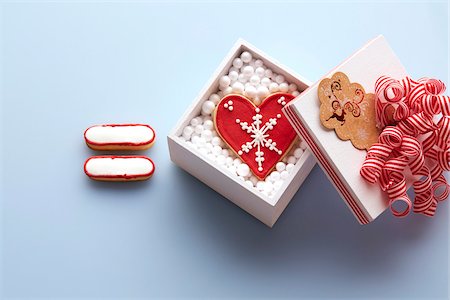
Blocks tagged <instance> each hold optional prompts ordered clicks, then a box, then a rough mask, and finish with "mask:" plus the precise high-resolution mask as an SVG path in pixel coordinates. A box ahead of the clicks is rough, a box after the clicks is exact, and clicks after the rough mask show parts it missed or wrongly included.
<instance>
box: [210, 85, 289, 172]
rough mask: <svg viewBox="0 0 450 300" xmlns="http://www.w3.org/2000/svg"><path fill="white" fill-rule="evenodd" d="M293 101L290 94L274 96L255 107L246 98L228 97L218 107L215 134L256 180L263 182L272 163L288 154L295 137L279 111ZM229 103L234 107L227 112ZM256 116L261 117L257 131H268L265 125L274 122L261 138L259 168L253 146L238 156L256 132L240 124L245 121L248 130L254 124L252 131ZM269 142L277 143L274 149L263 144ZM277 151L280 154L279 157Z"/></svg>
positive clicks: (255, 149) (272, 166) (255, 126)
mask: <svg viewBox="0 0 450 300" xmlns="http://www.w3.org/2000/svg"><path fill="white" fill-rule="evenodd" d="M281 97H284V100H283V101H284V103H279V99H280V98H281ZM294 98H295V97H294V96H292V95H291V94H286V93H276V94H272V95H270V96H268V97H267V98H266V99H264V100H263V101H262V103H261V104H260V105H259V106H255V105H254V104H253V103H252V102H251V101H250V100H249V99H247V98H245V97H243V96H241V95H228V96H225V97H224V98H223V99H222V100H221V101H220V102H219V104H218V105H217V109H216V113H215V120H214V121H215V126H216V130H217V132H218V133H219V135H220V136H221V137H222V139H223V140H224V141H225V142H226V143H227V144H228V145H229V146H230V147H231V149H233V151H234V152H235V153H236V154H237V155H238V156H239V157H240V158H241V159H242V160H243V161H244V162H245V163H246V164H247V165H248V166H249V167H250V170H252V172H253V174H255V176H256V177H258V178H259V179H264V178H265V177H266V176H267V175H268V174H269V172H270V171H271V170H272V169H273V168H274V166H275V164H276V163H277V162H279V161H280V160H281V159H282V158H283V156H284V155H286V154H287V152H288V151H289V149H290V148H291V146H292V144H293V142H294V141H295V138H296V137H297V134H296V132H295V130H294V129H293V128H292V126H291V124H290V123H289V121H288V120H287V118H286V117H285V116H284V114H283V113H282V112H281V109H282V108H283V107H284V106H285V105H286V104H287V103H289V102H290V101H291V100H292V99H294ZM229 101H232V102H233V104H232V105H231V106H232V107H233V109H232V111H230V110H229V107H230V104H229ZM283 101H280V102H283ZM227 106H228V107H227ZM257 108H259V110H260V111H259V113H257V112H256V110H257ZM256 114H260V115H261V116H262V118H261V121H262V123H261V124H260V125H259V128H263V127H264V126H266V128H267V122H270V119H275V120H276V124H273V129H271V130H270V129H269V130H267V131H265V133H264V134H265V135H268V136H266V137H265V138H264V141H263V144H264V146H260V150H261V151H262V152H263V153H264V155H263V158H264V161H262V165H258V162H257V161H256V160H255V158H256V157H257V151H258V149H257V148H258V147H257V144H256V143H254V146H252V148H251V149H249V151H248V153H246V152H245V151H243V152H242V154H240V152H239V151H242V145H245V144H246V143H247V142H252V140H254V137H251V135H252V134H254V133H255V130H252V132H250V133H247V131H246V130H243V129H242V125H241V122H247V123H248V126H249V127H250V126H252V123H253V127H252V128H257V126H258V125H257V124H254V122H255V120H254V119H253V118H254V116H255V115H256ZM236 119H239V120H240V123H237V122H236ZM269 127H270V125H269ZM269 139H271V140H272V141H273V142H276V145H274V146H275V148H274V149H273V150H271V149H269V148H268V146H267V143H266V142H267V140H269ZM278 151H281V154H280V153H278ZM261 168H262V169H261Z"/></svg>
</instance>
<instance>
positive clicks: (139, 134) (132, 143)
mask: <svg viewBox="0 0 450 300" xmlns="http://www.w3.org/2000/svg"><path fill="white" fill-rule="evenodd" d="M84 139H85V141H86V144H87V145H88V147H89V148H91V149H94V150H145V149H148V148H150V147H151V146H152V145H153V142H154V141H155V131H154V130H153V128H151V127H150V126H149V125H145V124H105V125H95V126H92V127H89V128H88V129H86V131H85V132H84Z"/></svg>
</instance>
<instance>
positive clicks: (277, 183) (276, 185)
mask: <svg viewBox="0 0 450 300" xmlns="http://www.w3.org/2000/svg"><path fill="white" fill-rule="evenodd" d="M283 183H284V181H283V180H281V179H280V180H277V181H275V182H274V183H273V189H274V190H279V189H280V188H281V186H282V185H283Z"/></svg>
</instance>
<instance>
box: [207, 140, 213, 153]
mask: <svg viewBox="0 0 450 300" xmlns="http://www.w3.org/2000/svg"><path fill="white" fill-rule="evenodd" d="M205 148H206V149H208V152H212V151H213V148H214V146H213V144H211V142H209V141H206V144H205Z"/></svg>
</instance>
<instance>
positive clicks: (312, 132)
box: [283, 36, 407, 224]
mask: <svg viewBox="0 0 450 300" xmlns="http://www.w3.org/2000/svg"><path fill="white" fill-rule="evenodd" d="M338 71H340V72H343V73H345V74H346V75H347V76H348V77H349V79H350V81H351V82H358V83H359V84H361V85H362V86H363V87H364V89H365V91H366V93H374V90H375V82H376V80H377V79H378V78H379V77H380V76H382V75H387V76H390V77H393V78H404V77H405V76H407V73H406V71H405V69H404V67H403V65H402V64H401V62H400V60H399V59H398V58H397V56H396V55H395V53H394V52H393V51H392V49H391V48H390V46H389V44H388V43H387V41H386V39H385V38H384V37H383V36H378V37H377V38H375V39H373V40H371V41H370V42H369V43H367V44H366V45H365V46H364V47H362V48H361V49H360V50H358V51H357V52H356V53H354V54H353V55H352V56H350V57H349V58H348V59H347V60H345V61H344V62H343V63H341V64H340V65H339V66H337V67H336V68H334V69H333V70H331V71H330V72H329V73H328V74H326V75H325V76H324V77H322V78H321V79H320V80H318V81H317V82H316V83H314V84H313V85H311V86H310V87H309V88H308V89H307V90H306V91H304V92H303V93H302V94H301V95H300V96H298V97H297V98H296V99H295V100H294V101H293V102H291V103H290V104H289V105H287V106H286V107H285V108H284V109H283V110H284V113H285V114H286V115H287V117H288V118H289V119H290V121H291V124H293V126H294V128H295V129H296V130H297V133H298V134H299V135H300V136H302V137H304V140H305V142H306V143H307V144H308V146H309V147H310V149H311V151H312V152H313V153H314V155H315V156H316V157H317V160H318V162H319V165H320V166H321V167H322V169H323V170H324V172H325V173H326V174H327V176H328V178H329V179H330V181H331V182H332V183H333V184H334V186H335V187H336V189H337V190H338V191H339V193H340V194H341V197H342V198H343V199H344V200H345V201H346V203H347V205H348V207H349V208H350V209H351V210H352V212H353V213H354V215H355V217H356V218H357V219H358V221H359V222H360V223H361V224H366V223H369V222H371V221H373V220H374V219H375V218H376V217H377V216H378V215H380V214H381V213H382V212H383V211H385V210H386V208H387V207H388V202H389V201H388V198H387V196H386V194H385V193H384V192H383V191H382V190H381V188H380V187H379V185H378V184H369V183H367V182H366V181H365V180H364V179H363V178H362V177H361V175H360V172H359V171H360V168H361V166H362V164H363V162H364V159H365V157H366V153H367V152H366V151H365V150H358V149H356V148H355V147H353V145H352V144H351V142H350V141H342V140H341V139H339V137H338V136H337V135H336V133H335V132H334V130H329V129H326V128H324V127H323V126H322V124H321V121H320V119H319V115H320V112H319V106H320V101H319V97H318V94H317V93H318V86H319V83H320V81H321V80H322V79H323V78H330V77H331V76H332V75H333V74H334V73H335V72H338Z"/></svg>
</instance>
